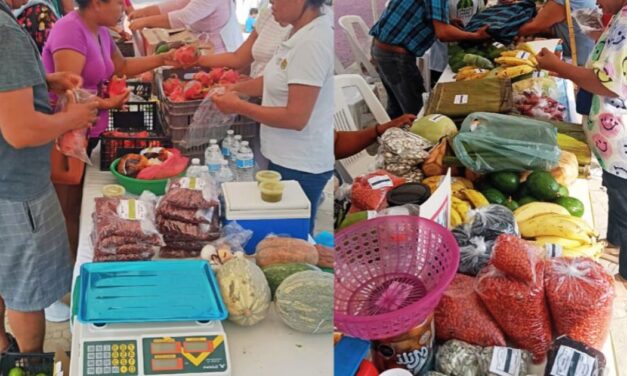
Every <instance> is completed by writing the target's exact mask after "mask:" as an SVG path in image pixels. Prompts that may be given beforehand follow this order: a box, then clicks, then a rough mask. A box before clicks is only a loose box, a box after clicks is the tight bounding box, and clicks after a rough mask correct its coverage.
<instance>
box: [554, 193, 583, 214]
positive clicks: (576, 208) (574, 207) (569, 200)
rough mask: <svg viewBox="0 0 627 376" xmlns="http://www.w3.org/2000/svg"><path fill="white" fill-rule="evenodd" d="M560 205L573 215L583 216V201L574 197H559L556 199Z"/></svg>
mask: <svg viewBox="0 0 627 376" xmlns="http://www.w3.org/2000/svg"><path fill="white" fill-rule="evenodd" d="M554 202H555V203H556V204H558V205H559V206H563V207H564V208H566V210H568V212H569V213H570V215H572V216H573V217H581V216H583V212H584V208H583V203H582V202H581V201H579V200H578V199H576V198H574V197H559V198H558V199H557V200H555V201H554Z"/></svg>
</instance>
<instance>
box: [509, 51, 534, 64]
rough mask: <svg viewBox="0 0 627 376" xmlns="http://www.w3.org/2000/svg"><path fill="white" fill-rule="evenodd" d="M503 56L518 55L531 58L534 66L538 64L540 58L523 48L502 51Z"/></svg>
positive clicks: (517, 56) (522, 57)
mask: <svg viewBox="0 0 627 376" xmlns="http://www.w3.org/2000/svg"><path fill="white" fill-rule="evenodd" d="M501 57H516V58H519V59H525V60H529V61H530V62H531V63H532V64H533V66H534V67H535V66H536V65H538V60H537V59H536V57H535V56H534V55H533V54H531V53H529V52H528V51H523V50H511V51H503V52H502V53H501Z"/></svg>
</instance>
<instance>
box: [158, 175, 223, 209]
mask: <svg viewBox="0 0 627 376" xmlns="http://www.w3.org/2000/svg"><path fill="white" fill-rule="evenodd" d="M163 200H164V201H165V202H167V203H170V204H172V205H174V206H177V207H179V208H184V209H194V210H198V209H211V208H213V207H219V205H220V204H219V200H218V187H217V185H216V183H215V181H214V180H213V179H210V178H193V177H192V178H190V177H184V178H174V179H171V180H170V181H169V182H168V188H167V192H166V194H165V196H164V198H163Z"/></svg>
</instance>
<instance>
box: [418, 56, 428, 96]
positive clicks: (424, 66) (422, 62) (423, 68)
mask: <svg viewBox="0 0 627 376" xmlns="http://www.w3.org/2000/svg"><path fill="white" fill-rule="evenodd" d="M430 62H431V49H428V50H427V52H425V53H424V55H422V56H421V57H419V58H418V59H416V64H417V65H418V69H419V70H420V73H421V74H422V80H423V82H424V85H425V90H426V92H427V93H430V92H431V69H429V65H430Z"/></svg>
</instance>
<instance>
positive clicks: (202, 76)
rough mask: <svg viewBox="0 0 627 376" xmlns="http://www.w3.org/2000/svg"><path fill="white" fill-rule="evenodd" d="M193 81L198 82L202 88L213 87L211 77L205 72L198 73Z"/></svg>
mask: <svg viewBox="0 0 627 376" xmlns="http://www.w3.org/2000/svg"><path fill="white" fill-rule="evenodd" d="M194 80H196V81H198V82H200V83H201V84H202V85H203V86H205V87H209V86H211V85H213V82H214V81H213V79H212V78H211V75H210V74H209V73H207V72H198V73H196V74H195V75H194Z"/></svg>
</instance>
